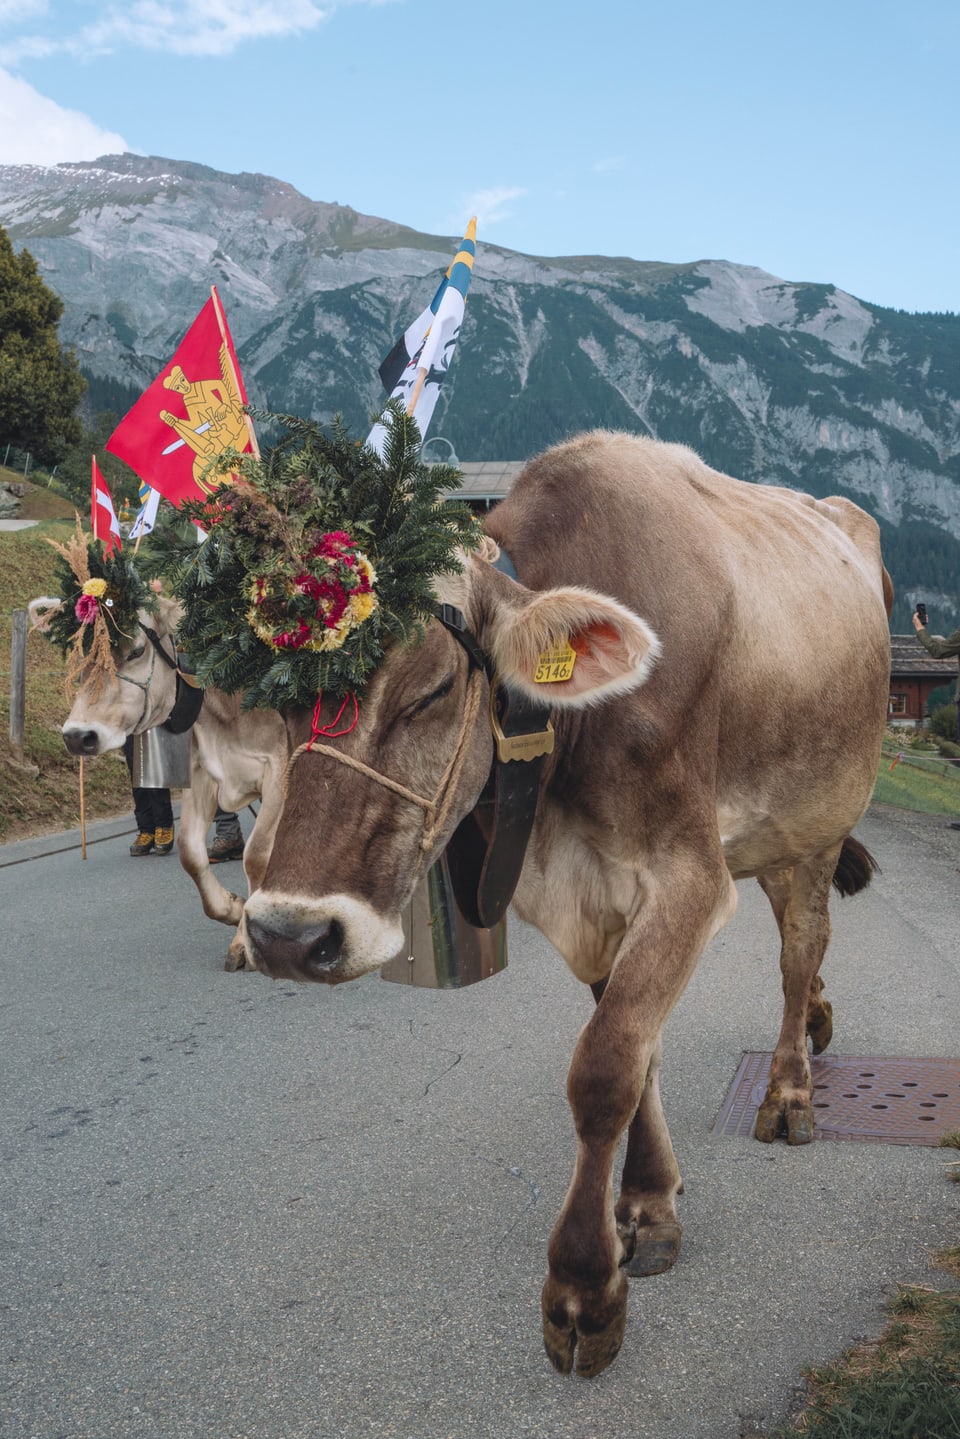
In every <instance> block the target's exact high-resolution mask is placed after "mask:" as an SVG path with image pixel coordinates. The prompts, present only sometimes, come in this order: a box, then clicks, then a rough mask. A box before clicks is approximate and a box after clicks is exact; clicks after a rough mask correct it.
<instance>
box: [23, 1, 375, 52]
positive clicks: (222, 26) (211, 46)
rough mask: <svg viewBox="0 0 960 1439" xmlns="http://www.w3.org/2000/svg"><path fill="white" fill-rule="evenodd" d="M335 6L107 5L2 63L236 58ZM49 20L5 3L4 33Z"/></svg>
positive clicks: (35, 39) (309, 25)
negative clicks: (120, 53)
mask: <svg viewBox="0 0 960 1439" xmlns="http://www.w3.org/2000/svg"><path fill="white" fill-rule="evenodd" d="M341 3H342V0H341ZM347 3H351V0H347ZM367 3H372V4H378V3H382V0H367ZM336 8H337V5H336V4H320V3H318V0H194V3H192V4H191V5H190V6H189V8H188V9H186V10H184V9H183V8H182V7H181V8H180V9H177V8H176V7H171V6H170V5H169V4H164V3H161V0H134V3H132V4H130V5H116V4H107V5H104V6H103V7H102V8H101V9H100V11H99V13H98V14H97V18H96V19H95V20H93V22H92V23H91V24H89V25H85V26H83V27H82V28H81V29H80V30H77V31H75V32H74V33H72V34H63V33H62V30H61V29H60V28H58V29H56V30H51V29H49V28H46V27H43V26H41V25H39V24H38V25H37V27H36V32H35V33H24V34H21V35H18V36H15V37H11V38H10V39H9V40H7V41H6V42H5V43H4V44H2V45H0V63H2V64H4V65H6V66H8V67H10V66H13V65H16V64H17V63H18V62H19V61H21V60H28V59H29V60H37V59H43V58H45V57H46V56H48V55H53V54H58V53H59V54H73V55H77V56H78V57H84V58H88V57H90V56H93V55H109V54H112V53H113V52H115V51H116V50H118V49H130V48H133V49H136V50H162V51H163V52H164V53H165V54H174V55H192V56H203V55H206V56H223V55H230V54H232V53H233V52H234V51H235V50H237V49H238V48H239V47H240V46H241V45H244V44H246V43H248V42H257V41H264V40H276V39H283V38H286V37H289V36H291V35H302V34H305V33H306V32H308V31H311V30H315V29H316V28H317V27H318V26H319V25H322V24H323V23H324V22H325V21H326V20H328V19H329V18H330V17H331V15H332V14H333V13H334V10H335V9H336ZM44 15H46V16H47V17H48V18H49V10H48V8H47V7H46V6H45V5H44V4H42V3H41V0H0V29H6V30H10V29H11V27H12V26H14V25H16V24H22V23H23V22H24V21H29V20H31V19H37V20H40V19H41V18H42V17H43V16H44ZM61 18H62V17H61Z"/></svg>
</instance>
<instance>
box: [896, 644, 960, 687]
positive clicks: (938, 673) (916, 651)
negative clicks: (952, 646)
mask: <svg viewBox="0 0 960 1439" xmlns="http://www.w3.org/2000/svg"><path fill="white" fill-rule="evenodd" d="M956 674H957V662H956V660H954V659H947V660H935V659H934V657H933V655H929V654H927V652H926V650H925V649H924V648H923V645H922V644H921V643H920V641H919V640H918V639H917V637H916V635H915V634H913V635H891V636H890V676H891V678H893V679H942V680H949V679H954V678H956Z"/></svg>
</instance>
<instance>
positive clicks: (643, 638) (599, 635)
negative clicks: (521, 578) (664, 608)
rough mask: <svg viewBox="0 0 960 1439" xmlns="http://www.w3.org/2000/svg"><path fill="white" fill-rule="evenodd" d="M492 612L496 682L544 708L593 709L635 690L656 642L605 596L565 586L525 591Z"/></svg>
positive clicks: (655, 650) (649, 665)
mask: <svg viewBox="0 0 960 1439" xmlns="http://www.w3.org/2000/svg"><path fill="white" fill-rule="evenodd" d="M516 588H517V590H519V595H520V596H522V598H519V597H518V596H517V595H514V596H513V600H514V602H513V603H512V604H508V605H498V606H496V607H495V609H494V611H493V614H492V615H491V616H490V619H489V622H488V628H487V633H486V634H485V636H484V638H485V642H486V644H487V647H488V649H489V651H490V654H491V657H492V659H493V662H494V664H495V666H496V668H497V671H498V672H499V674H500V677H501V679H503V680H504V681H506V683H507V684H510V685H512V686H513V687H514V688H516V689H519V690H522V691H523V692H524V694H527V695H530V696H531V697H532V698H534V699H536V700H538V701H540V702H541V703H544V704H549V705H568V706H572V707H578V706H584V705H589V704H595V703H597V702H598V701H601V700H605V699H610V698H611V697H612V696H614V695H618V694H626V693H627V692H628V691H629V690H633V689H637V688H638V687H639V686H640V685H642V684H643V682H644V681H645V680H646V678H647V676H648V674H649V673H650V670H651V668H652V667H653V665H654V663H655V661H656V659H657V656H658V655H659V653H660V641H659V640H658V639H657V637H656V635H655V634H654V632H653V630H652V629H651V628H650V626H649V625H648V624H647V623H646V621H645V620H642V619H641V618H640V616H639V615H637V614H634V612H633V611H632V610H629V609H627V607H626V605H622V604H620V602H619V601H618V600H615V599H612V598H611V597H610V596H609V595H601V594H597V593H595V592H594V591H592V590H586V589H579V588H574V587H572V586H570V587H566V588H563V589H555V590H524V589H523V588H522V587H520V586H517V587H516Z"/></svg>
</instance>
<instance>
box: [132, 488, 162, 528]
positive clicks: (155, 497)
mask: <svg viewBox="0 0 960 1439" xmlns="http://www.w3.org/2000/svg"><path fill="white" fill-rule="evenodd" d="M159 504H160V491H159V490H152V489H151V488H150V486H149V485H148V484H147V483H146V482H145V481H144V480H141V481H140V513H139V514H138V515H137V518H136V519H135V520H134V522H133V524H132V525H131V526H130V539H131V540H140V539H142V538H143V536H144V535H148V534H149V533H150V531H151V530H152V529H153V527H154V525H155V524H156V523H157V507H158V505H159Z"/></svg>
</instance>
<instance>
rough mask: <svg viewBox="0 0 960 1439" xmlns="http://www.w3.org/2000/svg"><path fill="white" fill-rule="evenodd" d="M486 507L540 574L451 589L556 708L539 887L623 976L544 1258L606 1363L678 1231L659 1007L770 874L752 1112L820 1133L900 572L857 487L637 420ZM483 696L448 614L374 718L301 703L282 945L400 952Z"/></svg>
mask: <svg viewBox="0 0 960 1439" xmlns="http://www.w3.org/2000/svg"><path fill="white" fill-rule="evenodd" d="M486 528H487V530H488V533H489V535H490V537H491V538H492V540H494V541H496V543H497V545H499V546H500V547H501V548H502V551H503V552H505V553H506V554H508V555H509V557H510V559H511V560H512V561H513V564H514V566H515V569H516V573H517V575H518V576H519V580H520V581H522V583H518V582H516V581H515V580H514V579H512V578H508V577H507V575H506V574H504V573H502V572H501V570H500V569H499V568H494V567H493V566H492V564H491V563H490V560H491V558H493V557H495V555H496V548H495V547H494V546H491V547H490V548H489V550H488V551H487V552H485V553H483V554H475V555H472V556H470V557H469V559H468V560H467V562H466V565H465V569H464V572H463V574H462V575H460V576H457V577H454V578H452V579H444V580H443V581H442V583H441V584H440V586H439V589H440V598H441V599H442V600H443V601H445V602H447V603H449V604H452V605H455V606H457V607H458V608H459V610H460V611H462V613H463V615H464V616H465V618H466V622H467V625H468V626H469V628H470V630H471V631H472V632H473V635H474V636H475V637H476V638H477V640H478V641H479V644H480V646H481V647H482V649H483V651H484V652H485V653H486V655H487V656H489V657H490V659H491V661H492V664H493V667H494V669H495V671H496V673H497V674H498V675H499V677H500V680H501V681H503V682H504V683H505V684H506V685H507V686H512V687H514V688H515V689H518V690H520V691H521V692H524V693H528V694H530V695H532V696H534V697H535V698H537V699H539V700H541V701H542V700H544V698H546V700H547V701H548V702H549V703H550V704H551V705H552V707H553V723H554V725H555V731H556V733H555V741H556V743H555V749H554V751H553V754H552V755H551V756H550V757H549V758H548V759H547V760H546V761H545V765H544V770H543V775H542V782H541V788H540V796H539V804H538V810H537V816H536V821H535V824H534V829H533V833H532V836H531V840H530V844H529V848H528V851H527V856H526V860H525V863H524V866H523V871H522V874H521V877H520V882H519V885H518V887H517V890H516V894H515V905H516V909H517V912H518V914H519V915H520V916H521V917H522V918H523V919H525V920H527V921H529V922H530V923H532V924H534V925H536V926H537V927H538V928H539V929H540V930H542V932H543V933H544V934H545V935H546V936H547V937H548V938H549V939H550V940H551V941H552V942H553V943H554V944H555V945H556V947H557V949H558V950H559V951H560V952H561V954H562V955H563V956H564V958H565V959H566V961H567V963H568V964H569V966H570V968H571V969H572V970H573V972H574V973H575V974H576V975H577V976H578V978H580V979H582V980H583V981H584V982H585V983H588V984H590V985H591V986H592V987H593V989H594V994H595V995H596V996H597V997H598V1001H599V1002H598V1004H597V1007H596V1009H595V1011H594V1013H593V1016H592V1018H591V1020H590V1022H589V1023H588V1024H587V1025H586V1027H585V1028H584V1030H583V1032H582V1034H581V1036H580V1039H579V1041H578V1043H577V1046H576V1050H575V1052H574V1056H573V1062H572V1065H571V1068H570V1074H569V1079H568V1086H567V1092H568V1097H569V1102H570V1105H571V1108H572V1110H573V1116H574V1122H575V1127H576V1134H577V1152H576V1162H575V1166H574V1172H573V1179H572V1182H571V1185H570V1189H569V1191H568V1194H567V1197H566V1199H565V1201H564V1204H563V1208H562V1210H561V1213H560V1216H559V1218H558V1220H557V1222H556V1225H555V1227H554V1230H553V1233H552V1236H551V1239H550V1244H549V1272H548V1276H547V1280H546V1283H545V1285H544V1289H543V1325H544V1336H545V1342H546V1347H547V1352H548V1354H549V1356H550V1358H551V1360H552V1361H553V1363H554V1365H555V1366H556V1367H557V1368H558V1369H559V1370H562V1371H564V1372H568V1371H569V1370H570V1369H571V1368H572V1367H573V1365H574V1362H576V1367H577V1370H578V1372H579V1373H581V1374H584V1375H593V1374H596V1373H598V1372H599V1371H600V1370H602V1369H603V1368H604V1367H605V1366H606V1365H607V1364H609V1363H610V1361H611V1360H612V1359H613V1358H614V1356H615V1355H616V1353H617V1350H618V1349H619V1347H620V1343H621V1340H622V1336H623V1331H624V1324H625V1315H626V1289H627V1279H626V1273H625V1270H626V1271H627V1272H629V1273H631V1274H636V1273H655V1272H658V1271H659V1270H661V1269H664V1268H666V1267H668V1266H669V1264H671V1263H672V1262H673V1260H674V1258H675V1257H676V1254H677V1251H678V1247H679V1240H680V1226H679V1224H678V1223H677V1215H676V1205H675V1200H676V1195H677V1194H678V1193H679V1192H680V1191H681V1188H682V1186H681V1180H680V1171H679V1169H678V1167H677V1161H676V1159H675V1157H674V1153H673V1149H672V1147H671V1144H670V1137H669V1134H668V1131H667V1126H666V1122H665V1120H664V1116H663V1111H662V1108H661V1104H660V1097H659V1084H658V1070H659V1066H660V1043H661V1040H660V1035H661V1030H662V1027H663V1024H664V1021H665V1020H666V1018H667V1016H668V1015H669V1014H670V1012H671V1010H672V1008H673V1006H674V1005H675V1004H676V1002H677V999H678V998H679V996H680V994H681V993H682V991H683V988H684V986H685V985H686V983H687V981H688V980H689V978H690V975H691V973H692V971H693V969H694V966H695V965H696V963H697V960H698V958H699V956H700V954H701V952H702V951H703V948H704V946H705V945H706V944H707V942H708V941H709V940H710V938H711V937H712V936H713V935H714V934H716V932H717V931H718V930H719V929H720V927H721V926H722V925H723V924H724V923H725V922H726V921H727V920H728V919H729V918H730V916H731V914H732V913H733V911H734V909H735V906H736V903H737V892H736V888H735V885H734V881H735V880H738V879H743V878H746V877H749V876H753V877H756V878H757V879H758V880H759V882H760V884H761V885H762V886H763V888H764V890H765V891H766V893H767V895H768V897H769V899H770V901H771V904H772V906H773V910H774V913H775V915H776V918H777V921H778V923H779V926H780V931H781V936H782V949H781V956H780V965H781V970H782V976H783V991H784V1015H783V1025H782V1028H781V1031H780V1036H779V1038H778V1041H777V1046H776V1052H775V1054H774V1057H773V1062H772V1066H771V1073H770V1083H769V1088H768V1090H767V1095H766V1098H765V1100H764V1103H763V1105H762V1108H761V1111H760V1116H759V1120H758V1125H757V1135H758V1138H760V1139H763V1140H772V1139H773V1138H775V1137H776V1135H777V1134H778V1133H780V1132H781V1131H783V1132H785V1133H786V1136H787V1139H788V1140H789V1142H791V1143H795V1144H799V1143H806V1142H807V1141H809V1140H810V1139H811V1138H812V1137H813V1110H812V1106H811V1094H812V1091H811V1082H810V1068H809V1062H808V1058H807V1045H806V1034H807V1031H808V1030H809V1031H810V1033H811V1035H812V1037H813V1040H814V1044H815V1046H816V1047H818V1048H822V1047H823V1045H824V1044H826V1043H827V1042H828V1040H829V1037H830V1012H829V1005H828V1004H827V1003H826V1001H825V1000H823V998H822V996H821V985H820V980H819V976H818V970H819V968H820V963H821V960H822V958H823V954H824V950H825V948H826V945H827V941H828V937H829V931H830V924H829V918H828V909H827V901H828V896H829V891H830V887H831V881H834V883H835V884H836V885H837V887H838V888H839V889H840V890H841V892H847V893H852V892H854V891H855V890H856V889H858V888H862V886H863V885H864V884H866V883H867V882H868V880H869V877H870V872H871V865H872V861H871V860H870V857H869V856H868V855H867V854H866V851H865V850H864V849H863V847H862V846H860V845H859V844H858V843H857V842H856V841H854V840H850V839H849V838H848V837H849V835H850V831H851V830H852V828H853V826H854V825H855V824H856V823H857V820H858V819H859V818H860V816H861V815H862V814H863V812H864V809H865V808H866V806H867V804H868V802H869V799H870V794H871V790H872V786H873V782H874V777H875V772H876V763H877V756H878V754H879V750H880V741H881V735H882V732H883V728H884V720H885V715H886V706H887V688H888V678H889V636H888V629H887V613H888V607H889V602H890V599H891V597H892V596H891V590H890V585H889V579H888V577H887V575H886V572H885V570H884V568H883V565H882V562H881V557H880V546H879V538H878V529H877V526H876V524H875V523H874V521H873V520H872V519H871V518H870V517H869V516H868V515H867V514H865V513H864V512H863V511H862V510H860V509H858V508H857V507H856V506H855V505H853V504H851V503H850V502H849V501H847V500H844V499H831V500H822V501H819V500H814V499H811V498H810V497H808V496H805V495H800V494H796V493H793V492H791V491H789V490H784V489H776V488H772V487H768V486H762V485H748V484H743V483H741V482H739V481H737V480H734V479H730V478H729V477H728V476H726V475H722V474H717V473H716V472H714V471H712V470H710V469H708V468H707V466H706V465H704V464H703V463H702V462H701V461H700V460H699V459H698V458H697V456H696V455H695V454H693V453H692V452H691V451H690V450H688V449H686V448H685V447H683V446H679V445H667V444H660V443H657V442H655V441H651V440H648V439H643V438H638V437H633V436H627V435H622V434H614V433H608V432H602V431H600V432H595V433H591V434H587V435H583V436H580V437H579V438H577V439H574V440H572V441H570V442H569V443H567V444H563V445H560V446H558V447H557V448H555V449H553V450H550V451H548V452H547V453H546V454H544V455H542V456H540V457H539V458H537V459H535V460H534V461H532V462H531V463H530V464H529V465H528V466H527V468H526V469H525V470H524V472H523V473H522V475H521V476H520V478H519V479H518V480H517V482H516V485H515V487H514V489H513V491H512V493H511V494H510V496H509V497H508V498H507V499H506V500H505V501H504V502H503V503H502V504H501V505H500V506H499V508H498V509H497V510H495V511H494V513H493V514H492V516H491V517H490V518H489V520H488V522H487V525H486ZM566 641H569V642H570V646H571V647H572V648H573V650H574V652H575V656H576V659H575V664H574V669H573V673H572V675H571V677H570V678H569V679H567V680H560V681H558V682H556V683H550V684H546V685H544V684H539V685H538V684H537V683H536V681H535V678H534V676H535V674H536V670H537V665H538V660H539V658H540V656H541V655H542V654H543V653H544V652H545V651H549V650H550V649H552V648H553V647H555V646H558V645H563V644H564V643H565V642H566ZM488 696H489V682H488V679H487V677H486V673H485V671H484V670H483V669H482V668H475V667H474V668H471V663H470V658H469V655H468V654H467V652H466V651H465V649H464V647H463V646H462V645H461V644H460V643H458V641H457V639H456V638H455V637H454V636H453V634H452V633H451V631H450V630H449V629H448V628H445V627H444V626H443V625H442V624H440V623H431V624H430V625H429V626H428V627H427V635H426V639H425V641H424V642H423V643H422V644H420V645H419V646H417V647H414V648H409V649H400V648H398V649H396V650H394V651H393V652H391V653H389V655H388V657H387V660H386V662H385V663H384V665H383V667H382V668H381V670H380V671H379V672H378V673H377V674H376V676H375V677H374V679H373V680H372V682H371V683H370V685H369V688H368V691H367V692H366V694H365V696H364V698H363V703H362V705H361V710H360V723H359V725H358V726H357V728H356V729H355V730H354V731H353V733H351V734H349V735H348V736H346V737H345V738H343V739H340V740H337V741H336V743H335V744H329V745H322V746H321V745H318V744H313V745H312V746H311V747H309V748H308V746H307V745H305V744H304V741H305V740H307V737H308V735H309V733H310V716H309V714H308V713H306V712H300V711H295V712H291V713H289V714H288V715H287V716H286V723H287V727H288V732H289V735H290V744H291V749H292V750H293V757H292V761H291V769H290V775H289V783H288V790H287V797H286V802H285V805H284V809H283V813H282V815H281V818H280V822H279V824H278V826H277V830H276V836H275V841H274V846H273V851H272V854H271V857H270V861H269V865H268V868H267V873H266V877H265V879H264V881H263V884H262V885H261V887H260V889H259V890H258V891H257V892H256V893H255V894H253V895H252V896H251V897H250V899H249V900H248V901H247V904H246V906H245V910H244V919H243V923H242V925H241V931H242V932H245V935H246V942H247V946H248V954H249V956H250V957H251V958H252V961H253V962H254V963H255V965H256V966H257V968H258V969H260V970H262V971H263V972H264V973H266V974H269V975H272V976H275V977H284V978H289V977H293V978H297V979H311V980H320V981H324V982H326V983H337V982H339V981H340V980H344V979H350V978H353V977H354V976H356V975H359V974H362V973H364V972H365V971H366V970H370V969H374V968H376V967H377V966H378V965H380V964H382V963H383V962H384V960H386V959H387V958H389V957H390V956H391V955H392V954H393V953H394V952H395V951H396V949H397V948H398V946H399V943H400V918H399V916H400V912H401V910H402V908H403V906H404V904H405V903H406V901H407V900H408V899H409V897H410V894H411V892H412V890H413V887H414V884H415V883H416V880H417V877H418V875H419V874H420V873H421V872H422V871H423V869H424V867H425V866H426V865H428V864H429V863H430V862H431V861H432V860H433V858H434V857H435V856H436V855H437V854H439V853H440V851H441V850H442V849H443V847H444V845H445V844H446V842H447V840H448V839H449V837H450V835H451V833H452V832H453V830H454V828H455V827H456V826H457V824H458V823H459V822H460V821H461V820H462V819H463V817H464V816H465V815H467V814H468V813H469V812H470V811H471V809H472V808H473V807H474V805H475V804H476V802H477V799H478V796H479V795H480V792H481V789H482V787H483V785H484V782H485V780H486V777H487V774H488V771H489V770H490V765H491V753H492V741H491V725H490V721H489V719H488ZM597 701H604V702H603V703H598V702H597ZM521 762H522V761H516V763H521ZM332 835H335V836H336V841H335V842H331V836H332ZM625 1129H626V1130H628V1131H629V1138H628V1145H627V1153H626V1161H625V1165H624V1170H623V1175H622V1181H621V1188H620V1194H619V1198H618V1199H617V1200H616V1202H614V1197H613V1188H612V1184H611V1169H612V1165H613V1161H614V1155H615V1151H616V1147H617V1143H618V1140H619V1139H620V1137H621V1135H622V1133H623V1131H624V1130H625Z"/></svg>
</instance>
